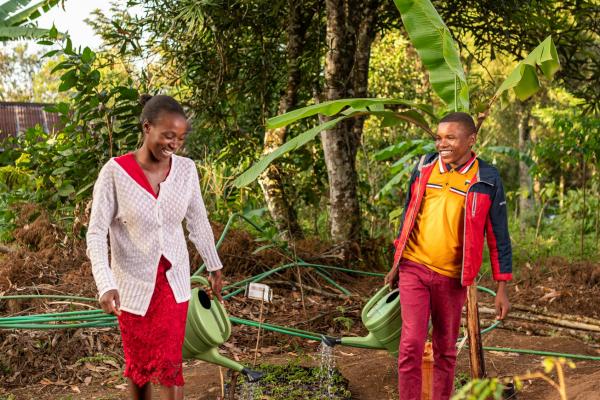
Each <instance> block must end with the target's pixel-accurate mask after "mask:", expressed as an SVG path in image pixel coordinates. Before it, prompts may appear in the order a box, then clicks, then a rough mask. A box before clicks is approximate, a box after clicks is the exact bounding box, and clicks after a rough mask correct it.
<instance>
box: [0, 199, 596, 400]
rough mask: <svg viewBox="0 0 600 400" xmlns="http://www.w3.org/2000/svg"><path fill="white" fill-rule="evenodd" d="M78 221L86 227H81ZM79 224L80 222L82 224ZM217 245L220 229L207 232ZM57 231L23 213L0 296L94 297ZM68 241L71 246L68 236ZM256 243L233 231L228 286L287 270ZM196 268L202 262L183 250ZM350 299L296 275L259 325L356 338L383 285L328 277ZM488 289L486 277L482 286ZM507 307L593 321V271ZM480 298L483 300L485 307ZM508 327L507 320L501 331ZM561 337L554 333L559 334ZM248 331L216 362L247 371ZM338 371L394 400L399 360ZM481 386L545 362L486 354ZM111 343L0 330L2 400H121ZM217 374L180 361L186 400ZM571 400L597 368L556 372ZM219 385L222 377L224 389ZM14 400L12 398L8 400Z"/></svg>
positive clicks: (1, 268)
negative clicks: (229, 361)
mask: <svg viewBox="0 0 600 400" xmlns="http://www.w3.org/2000/svg"><path fill="white" fill-rule="evenodd" d="M81 220H82V221H84V218H83V217H82V218H81ZM82 223H83V222H82ZM213 229H214V231H215V236H219V235H220V232H221V231H222V229H223V226H221V225H218V224H214V225H213ZM72 237H74V236H73V235H65V233H64V232H61V231H60V230H59V229H58V228H57V227H56V226H54V225H53V224H52V223H51V222H50V221H49V219H48V217H47V215H45V213H44V212H43V211H39V210H36V209H35V208H30V209H26V212H24V213H23V215H22V216H21V218H20V221H19V224H18V228H17V230H16V231H15V238H16V239H17V240H16V243H15V246H13V248H15V247H16V248H17V250H16V251H14V252H12V253H10V254H6V255H3V256H2V255H0V295H2V294H16V293H19V294H24V293H64V294H77V295H83V296H88V297H93V296H95V288H94V285H93V280H92V275H91V269H90V265H89V261H88V260H87V258H86V256H85V250H84V249H85V246H84V243H83V241H82V240H77V239H72ZM75 237H76V235H75ZM262 244H263V243H257V242H256V241H254V239H253V238H252V236H251V235H250V234H248V233H247V232H244V231H238V230H231V231H230V234H229V235H228V236H227V239H226V240H225V241H224V243H223V246H222V247H221V249H220V251H219V254H220V256H221V258H222V260H223V262H224V264H225V265H227V274H228V280H229V281H230V282H234V281H237V280H239V279H241V278H244V277H247V276H250V275H254V274H256V273H259V272H261V271H264V270H266V269H267V268H272V267H273V266H276V265H281V264H282V263H284V262H289V261H288V260H289V254H287V253H286V252H282V251H279V250H274V249H267V250H263V251H260V252H257V253H255V250H256V249H257V247H259V246H260V245H262ZM382 246H383V244H382V243H379V242H377V241H373V242H372V243H369V244H367V245H366V246H365V249H361V250H357V251H356V252H355V254H357V255H358V258H359V259H363V264H362V267H363V268H364V265H369V266H371V267H373V268H376V267H377V265H380V262H381V260H379V259H378V258H381V251H379V253H378V252H377V251H376V250H375V249H376V248H379V249H381V248H382ZM292 250H293V251H292V252H295V253H296V254H297V255H298V256H299V257H301V258H302V259H304V260H305V261H310V262H315V263H323V264H328V265H342V260H341V258H340V249H336V248H335V247H332V246H329V245H328V244H327V243H324V242H322V241H318V240H313V239H309V240H305V241H302V242H299V243H298V244H297V245H296V247H295V249H292ZM191 255H192V259H193V263H194V264H193V265H199V264H200V259H199V258H198V255H197V254H195V252H194V251H191ZM334 278H335V279H336V281H338V282H339V283H340V284H342V285H343V286H345V287H346V288H348V289H350V290H351V291H352V292H353V293H354V294H353V295H352V296H350V297H346V298H344V297H342V296H339V291H337V290H336V289H335V288H332V287H331V286H329V285H328V284H326V283H325V282H324V281H323V280H322V279H320V278H319V277H318V276H317V275H316V274H314V273H311V272H310V271H308V270H307V271H302V272H301V273H300V279H301V282H302V288H303V290H302V291H300V290H299V289H298V284H292V282H294V283H296V282H298V271H296V270H289V271H288V272H286V273H282V274H280V275H277V276H274V277H273V279H272V280H271V281H266V282H265V283H269V282H270V284H271V286H272V287H273V288H274V292H275V296H274V300H273V303H272V304H270V305H268V306H267V308H266V311H265V318H266V321H267V322H269V323H273V324H279V325H286V326H293V327H296V328H300V329H305V330H309V331H313V332H319V333H325V334H330V335H335V336H348V335H352V336H354V335H364V334H366V332H365V331H364V328H363V327H362V324H361V323H360V310H361V308H362V305H363V304H364V302H365V301H366V299H368V298H369V296H370V295H372V294H373V293H374V291H376V290H377V288H378V287H380V285H381V281H382V279H381V278H360V279H358V278H356V277H355V276H350V275H346V274H338V275H336V276H334ZM481 284H483V285H484V286H488V287H493V284H492V283H491V282H490V281H489V278H484V279H483V280H482V282H481ZM510 288H511V289H510V290H511V293H510V295H511V301H512V302H513V303H519V304H525V305H528V306H535V307H536V308H537V309H539V310H547V311H551V312H558V313H565V314H574V315H579V316H586V317H591V318H596V319H598V318H599V313H600V310H599V309H598V308H597V304H598V300H597V299H598V298H600V264H597V263H589V262H581V263H567V262H565V261H564V260H561V259H558V258H553V259H546V260H540V261H538V262H536V263H531V264H530V265H525V266H523V267H521V268H520V271H519V274H518V275H517V279H515V282H514V283H513V284H511V286H510ZM324 292H327V293H324ZM489 300H490V299H486V298H485V297H482V301H489ZM227 308H228V310H229V312H230V314H231V315H235V316H238V317H242V318H246V319H253V320H258V316H259V304H257V302H255V301H250V300H247V299H244V298H243V297H241V296H236V297H234V298H232V299H231V300H230V301H229V302H228V305H227ZM68 309H70V308H69V306H68V305H65V304H60V303H57V302H41V301H40V300H37V301H31V302H27V303H25V302H20V303H16V302H6V303H5V304H0V315H2V316H5V315H15V314H17V313H40V312H57V311H66V310H68ZM514 324H517V321H514V320H511V319H508V320H507V321H506V322H505V327H506V328H510V327H511V326H512V325H514ZM557 333H560V332H557ZM483 338H484V345H486V346H500V347H512V348H521V349H538V350H545V351H556V352H562V353H573V354H588V355H596V356H598V355H600V352H599V351H598V347H600V346H599V345H600V343H598V342H597V341H593V340H588V341H587V342H583V341H580V340H577V339H574V338H569V337H560V336H555V337H542V336H534V335H527V334H524V333H518V332H514V331H511V330H508V329H501V328H500V329H496V330H493V331H492V332H490V333H488V334H486V335H484V336H483ZM255 341H256V329H255V328H251V327H246V326H234V329H233V333H232V336H231V338H230V340H229V341H228V342H227V343H226V345H225V346H223V348H222V351H223V352H224V353H226V355H227V356H229V357H232V358H234V359H238V360H239V361H241V362H242V363H244V364H246V365H251V364H252V358H253V355H254V346H255ZM317 348H318V343H317V342H315V341H309V340H304V339H299V338H294V337H289V336H285V335H281V334H277V333H273V332H265V333H264V334H263V335H262V339H261V343H260V347H259V354H258V362H259V363H268V364H285V363H288V362H290V361H291V360H298V361H299V362H300V363H301V364H302V365H306V366H315V365H317V363H318V352H317ZM335 358H336V361H337V366H338V368H339V369H340V371H341V373H342V374H343V375H344V377H346V378H347V379H348V381H349V390H350V391H351V392H352V396H353V397H352V398H354V399H365V400H385V399H397V391H396V384H397V375H396V361H395V360H394V359H392V358H391V357H390V356H388V355H387V353H385V352H383V351H373V350H365V349H355V348H349V347H338V348H336V349H335ZM485 358H486V368H487V372H488V374H489V376H498V377H505V376H513V375H515V374H524V373H526V372H527V371H542V370H543V368H542V364H541V361H542V357H540V356H535V355H524V354H513V353H501V352H494V351H487V352H486V353H485ZM122 367H123V357H122V351H121V349H120V338H119V335H118V330H117V329H111V328H106V329H79V330H75V331H25V332H22V331H17V332H15V331H6V330H0V399H2V400H3V399H34V398H35V399H39V400H46V399H64V400H66V399H120V398H127V394H126V393H127V391H126V385H125V380H124V379H123V378H122V377H121V371H122ZM221 372H222V373H223V374H227V373H226V372H225V371H220V369H219V367H217V366H214V365H210V364H206V363H204V362H200V361H190V362H186V364H185V367H184V376H185V379H186V398H187V399H211V400H213V399H217V398H218V396H219V395H220V392H221V374H220V373H221ZM468 373H469V360H468V352H467V351H466V350H462V351H461V352H460V354H459V357H458V365H457V374H458V376H459V377H465V378H466V377H468ZM565 375H566V380H567V387H568V394H569V399H571V400H573V399H575V400H594V399H600V362H592V361H576V368H575V369H568V370H567V371H566V372H565ZM225 379H226V378H225ZM10 396H13V397H10ZM518 398H519V399H532V400H554V399H559V397H558V395H557V393H556V391H555V390H554V389H553V388H551V387H550V386H549V385H548V384H547V383H545V382H543V381H541V380H533V381H526V382H525V385H524V388H523V390H522V391H521V392H519V394H518Z"/></svg>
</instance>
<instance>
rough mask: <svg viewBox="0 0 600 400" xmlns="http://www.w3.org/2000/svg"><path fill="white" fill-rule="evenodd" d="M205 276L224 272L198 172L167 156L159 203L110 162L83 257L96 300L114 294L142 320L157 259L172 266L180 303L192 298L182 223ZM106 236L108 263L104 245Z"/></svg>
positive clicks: (100, 182)
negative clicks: (204, 267)
mask: <svg viewBox="0 0 600 400" xmlns="http://www.w3.org/2000/svg"><path fill="white" fill-rule="evenodd" d="M184 218H185V220H186V222H187V228H188V230H189V232H190V235H189V237H190V240H191V241H192V242H193V243H194V245H195V246H196V248H197V249H198V252H199V253H200V255H201V256H202V259H203V260H204V262H205V263H206V265H207V268H208V270H209V271H215V270H218V269H220V268H222V265H221V261H220V260H219V255H218V254H217V250H216V248H215V240H214V236H213V232H212V229H211V226H210V224H209V222H208V216H207V213H206V208H205V207H204V202H203V200H202V195H201V193H200V184H199V180H198V172H197V170H196V165H195V164H194V162H193V161H192V160H190V159H188V158H184V157H179V156H176V155H173V156H171V170H170V172H169V175H168V176H167V178H166V180H165V181H164V182H162V183H161V184H160V191H159V195H158V198H155V197H154V196H153V195H152V194H151V193H149V192H148V191H147V190H146V189H144V188H143V187H141V186H140V185H139V184H138V183H137V182H136V181H135V180H134V179H133V178H132V177H131V176H129V174H128V173H127V172H126V171H125V170H124V169H123V168H122V167H121V166H120V165H119V164H118V163H117V162H116V161H115V160H114V159H111V160H109V161H108V162H107V163H106V164H105V165H104V166H103V167H102V170H101V171H100V174H99V176H98V180H97V181H96V184H95V185H94V194H93V200H92V212H91V215H90V223H89V226H88V231H87V238H86V239H87V254H88V257H89V258H90V260H91V262H92V272H93V275H94V280H95V281H96V286H97V287H98V292H99V295H100V296H102V295H103V294H104V293H106V292H107V291H109V290H111V289H117V290H118V291H119V296H120V300H121V309H122V310H125V311H128V312H131V313H133V314H137V315H145V314H146V311H147V310H148V306H149V305H150V299H151V298H152V294H153V292H154V284H155V282H156V273H157V267H158V263H159V261H160V257H161V255H164V256H165V257H166V258H167V259H168V260H169V261H170V262H171V265H172V267H171V268H170V269H169V270H168V271H167V273H166V275H167V280H168V282H169V285H170V286H171V289H172V290H173V294H174V295H175V300H176V301H177V302H178V303H181V302H183V301H186V300H188V299H189V298H190V262H189V255H188V251H187V246H186V241H185V237H184V233H183V227H182V222H183V219H184ZM107 234H108V235H109V237H110V255H111V257H110V263H109V261H108V258H109V257H108V253H109V249H108V243H107V242H108V241H107Z"/></svg>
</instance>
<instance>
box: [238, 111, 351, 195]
mask: <svg viewBox="0 0 600 400" xmlns="http://www.w3.org/2000/svg"><path fill="white" fill-rule="evenodd" d="M353 116H354V115H353V114H350V115H343V116H341V117H337V118H335V119H332V120H331V121H327V122H325V123H323V124H321V125H318V126H315V127H314V128H312V129H309V130H308V131H306V132H304V133H301V134H300V135H298V136H296V137H295V138H293V139H291V140H288V141H287V142H285V143H284V144H282V145H281V146H279V147H278V148H277V149H275V150H274V151H273V152H271V153H269V154H267V155H265V156H264V157H263V158H261V159H260V160H258V161H257V162H256V163H255V164H254V165H252V166H251V167H250V168H248V169H247V170H246V171H245V172H244V173H243V174H241V175H240V176H238V177H237V178H236V179H235V180H234V181H233V184H234V185H235V186H236V187H238V188H241V187H244V186H247V185H249V184H250V183H252V182H254V180H255V179H256V178H258V177H259V176H260V174H261V173H262V172H263V171H264V170H265V169H266V168H267V167H268V166H269V164H270V163H272V162H273V160H275V159H276V158H278V157H281V156H282V155H284V154H286V153H288V152H290V151H292V150H295V149H297V148H299V147H301V146H304V145H305V144H306V143H308V142H310V141H311V140H313V139H314V138H315V137H316V136H317V135H318V134H319V133H320V132H322V131H324V130H327V129H331V128H332V127H334V126H335V125H336V124H337V123H338V122H340V121H341V120H343V119H346V118H350V117H353Z"/></svg>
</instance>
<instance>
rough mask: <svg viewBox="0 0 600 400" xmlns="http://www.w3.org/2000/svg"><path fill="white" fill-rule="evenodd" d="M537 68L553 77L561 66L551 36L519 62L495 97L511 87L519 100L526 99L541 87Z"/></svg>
mask: <svg viewBox="0 0 600 400" xmlns="http://www.w3.org/2000/svg"><path fill="white" fill-rule="evenodd" d="M537 68H539V69H540V70H541V71H542V74H544V76H545V77H546V78H548V79H552V78H553V77H554V74H555V73H556V71H558V70H559V68H560V62H559V60H558V53H557V52H556V47H555V46H554V42H553V41H552V37H551V36H548V37H547V38H546V39H545V40H544V41H543V42H542V43H540V44H539V45H538V47H536V48H535V49H533V51H532V52H531V53H529V55H528V56H527V57H525V59H523V60H522V61H521V62H519V64H518V65H517V67H516V68H515V69H514V70H513V71H512V72H511V73H510V75H508V78H506V80H505V81H504V82H503V83H502V85H500V87H499V88H498V90H497V91H496V94H495V95H494V99H496V98H498V97H499V96H501V95H502V93H503V92H505V91H507V90H509V89H513V90H514V92H515V95H516V96H517V98H518V99H519V100H526V99H527V98H529V97H530V96H532V95H533V94H534V93H536V92H537V91H538V90H539V89H540V82H539V80H538V76H537Z"/></svg>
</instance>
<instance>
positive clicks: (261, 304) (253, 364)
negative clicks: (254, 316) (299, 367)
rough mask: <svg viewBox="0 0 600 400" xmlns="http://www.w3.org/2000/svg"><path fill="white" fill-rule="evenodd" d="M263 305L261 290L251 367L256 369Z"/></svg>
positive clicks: (263, 295) (263, 298) (263, 296)
mask: <svg viewBox="0 0 600 400" xmlns="http://www.w3.org/2000/svg"><path fill="white" fill-rule="evenodd" d="M264 305H265V289H264V288H263V294H262V297H261V299H260V311H259V312H258V333H257V335H256V346H255V347H254V361H253V363H252V367H256V357H257V356H258V344H259V343H260V330H261V328H262V323H263V307H264Z"/></svg>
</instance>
